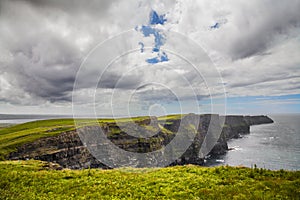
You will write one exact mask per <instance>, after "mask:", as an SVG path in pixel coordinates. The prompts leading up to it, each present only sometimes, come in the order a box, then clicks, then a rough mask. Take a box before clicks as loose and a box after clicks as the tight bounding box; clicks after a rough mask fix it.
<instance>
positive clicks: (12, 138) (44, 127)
mask: <svg viewBox="0 0 300 200" xmlns="http://www.w3.org/2000/svg"><path fill="white" fill-rule="evenodd" d="M181 117H182V115H167V116H163V117H160V118H158V120H162V121H164V120H171V119H180V118H181ZM147 119H149V117H148V116H145V117H134V118H119V119H99V120H98V122H99V124H105V123H116V122H119V123H123V122H128V121H134V122H137V123H139V122H143V121H144V120H147ZM76 123H78V124H80V126H88V125H92V124H94V123H95V120H91V119H77V120H76ZM6 126H7V125H6ZM145 128H148V129H149V127H147V126H146V127H145ZM150 128H151V127H150ZM161 128H162V131H164V132H167V131H168V130H166V129H164V128H163V127H161ZM72 130H75V126H74V119H50V120H38V121H33V122H28V123H24V124H18V125H15V126H9V127H1V128H0V160H4V159H5V156H7V155H8V154H9V153H11V152H13V151H15V150H16V148H17V147H18V146H21V145H22V144H26V143H31V142H34V141H35V140H37V139H40V138H42V137H51V136H55V135H58V134H60V133H62V132H66V131H72ZM118 131H120V130H119V129H118V130H117V129H116V130H115V133H119V132H118ZM112 134H113V133H112Z"/></svg>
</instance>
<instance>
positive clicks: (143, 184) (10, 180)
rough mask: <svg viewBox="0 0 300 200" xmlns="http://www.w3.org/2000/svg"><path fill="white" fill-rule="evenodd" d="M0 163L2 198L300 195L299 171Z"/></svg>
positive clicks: (22, 162)
mask: <svg viewBox="0 0 300 200" xmlns="http://www.w3.org/2000/svg"><path fill="white" fill-rule="evenodd" d="M48 166H49V164H47V163H45V162H40V161H2V162H0V194H1V195H0V199H299V197H300V172H299V171H298V172H288V171H283V170H281V171H270V170H264V169H249V168H234V167H217V168H204V167H198V166H192V165H188V166H176V167H168V168H161V169H157V170H154V169H131V168H130V169H114V170H101V169H90V170H89V169H87V170H62V171H57V170H50V169H47V168H45V167H48Z"/></svg>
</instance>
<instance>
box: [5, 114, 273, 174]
mask: <svg viewBox="0 0 300 200" xmlns="http://www.w3.org/2000/svg"><path fill="white" fill-rule="evenodd" d="M212 119H214V120H213V121H211V120H212ZM222 119H224V117H222V116H219V115H211V114H206V115H195V114H188V115H186V116H183V117H175V118H166V120H163V121H162V120H159V119H157V118H156V117H151V118H148V119H144V120H140V121H138V122H137V124H138V125H139V126H140V127H141V128H138V129H136V128H135V127H132V126H131V125H130V124H128V126H127V127H126V126H125V127H126V128H127V129H128V130H130V131H133V129H134V128H135V130H134V131H136V132H140V133H141V134H142V133H143V131H148V132H150V133H151V131H152V132H155V133H156V134H155V135H153V136H152V137H148V138H137V137H134V136H131V135H128V134H127V133H126V131H124V128H122V129H121V128H120V127H119V126H118V124H117V123H115V122H110V123H102V124H101V125H100V126H101V128H102V130H103V131H104V132H105V134H106V136H107V138H108V139H109V140H110V141H111V142H112V143H114V144H115V145H116V146H118V147H119V148H122V149H124V150H126V151H129V152H139V153H146V152H152V151H155V150H159V149H161V148H163V147H164V146H166V145H167V144H169V143H170V142H171V141H172V139H173V138H174V137H175V135H176V133H177V132H178V131H187V130H189V131H190V130H191V129H195V130H192V131H194V132H195V137H194V138H193V139H192V144H191V145H190V147H189V148H188V149H187V150H186V151H185V153H184V154H183V155H182V156H181V157H180V158H178V159H176V160H175V161H174V162H173V163H172V164H171V165H183V164H196V165H202V164H203V163H204V158H203V156H204V155H200V154H201V152H205V148H204V147H205V146H207V144H206V143H205V142H207V138H209V137H211V139H213V137H214V133H212V134H210V135H208V137H207V138H206V139H205V137H206V136H207V133H208V132H209V131H210V130H209V126H211V124H212V123H211V122H213V123H214V124H213V125H214V126H215V127H216V129H215V130H217V129H218V126H220V123H218V122H220V121H221V120H222ZM181 123H182V124H181ZM195 123H199V124H196V125H198V126H194V125H195ZM265 123H273V120H272V119H270V118H269V117H267V116H226V117H225V123H224V125H223V127H220V130H222V132H221V134H220V136H219V137H218V138H215V139H216V141H217V142H216V144H215V146H214V147H213V148H212V149H211V150H210V153H209V154H210V155H213V156H214V155H221V154H225V153H226V152H227V150H228V146H227V141H228V140H229V139H232V138H238V137H241V136H242V135H244V134H249V133H250V126H251V125H258V124H265ZM125 125H126V123H125ZM180 127H183V128H181V129H180V130H179V128H180ZM196 127H198V128H196ZM85 129H86V130H93V129H95V130H96V127H83V128H81V130H85ZM207 148H208V147H207ZM203 149H204V150H203ZM101 153H103V156H106V155H105V154H106V153H105V152H101ZM161 157H162V158H163V155H162V156H161ZM9 159H13V160H15V159H37V160H43V161H49V162H56V163H58V164H60V165H61V166H62V167H64V168H71V169H81V168H107V166H106V165H105V164H103V163H101V162H100V161H98V160H97V159H95V158H94V157H93V156H92V155H91V154H90V152H89V151H88V149H87V147H86V146H85V145H83V143H82V141H81V140H80V137H79V136H78V134H77V132H76V131H69V132H64V133H61V134H60V135H58V136H53V137H48V138H42V139H38V140H36V141H35V142H32V143H29V144H24V145H22V146H20V147H18V148H17V151H16V152H13V153H11V154H10V155H9ZM115 159H116V162H117V161H119V160H121V159H124V158H121V157H118V156H117V155H116V157H115ZM150 160H151V159H150ZM126 161H128V162H131V163H132V164H131V166H136V167H142V165H141V164H140V163H138V162H136V161H135V160H130V158H129V159H128V160H126ZM151 162H153V159H152V160H151ZM157 162H159V161H157Z"/></svg>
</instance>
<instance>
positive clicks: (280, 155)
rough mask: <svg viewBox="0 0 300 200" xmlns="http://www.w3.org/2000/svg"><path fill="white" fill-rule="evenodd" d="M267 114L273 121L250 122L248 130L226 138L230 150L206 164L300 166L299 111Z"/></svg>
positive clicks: (284, 167)
mask: <svg viewBox="0 0 300 200" xmlns="http://www.w3.org/2000/svg"><path fill="white" fill-rule="evenodd" d="M269 116H270V117H271V118H272V119H273V120H274V123H273V124H263V125H256V126H251V128H250V134H248V135H245V136H243V137H242V138H239V139H231V140H230V141H228V146H229V148H232V150H230V151H228V152H227V153H226V154H225V155H223V156H219V157H217V158H213V159H210V160H208V161H207V165H208V166H218V165H229V166H240V165H242V166H246V167H254V165H256V166H257V167H259V168H265V169H271V170H280V169H285V170H300V114H289V115H269Z"/></svg>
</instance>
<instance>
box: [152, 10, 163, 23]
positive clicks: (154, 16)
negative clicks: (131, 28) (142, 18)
mask: <svg viewBox="0 0 300 200" xmlns="http://www.w3.org/2000/svg"><path fill="white" fill-rule="evenodd" d="M165 16H166V15H158V14H157V12H155V11H154V10H152V11H151V12H150V20H149V24H151V25H155V24H161V25H164V23H165V22H166V21H167V19H165Z"/></svg>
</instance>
